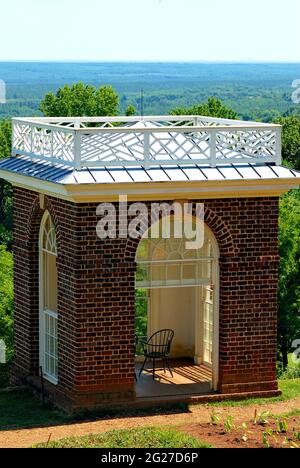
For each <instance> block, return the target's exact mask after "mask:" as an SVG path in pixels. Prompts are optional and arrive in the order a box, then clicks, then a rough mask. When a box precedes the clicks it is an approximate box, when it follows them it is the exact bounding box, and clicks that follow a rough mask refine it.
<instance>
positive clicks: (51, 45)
mask: <svg viewBox="0 0 300 468" xmlns="http://www.w3.org/2000/svg"><path fill="white" fill-rule="evenodd" d="M1 3H2V5H1V10H0V13H1V16H0V18H1V25H0V60H96V61H215V60H217V61H240V60H242V61H297V62H300V27H299V18H300V1H299V0H284V1H283V0H249V1H243V0H88V1H83V0H80V1H78V0H25V1H24V0H9V1H6V2H1Z"/></svg>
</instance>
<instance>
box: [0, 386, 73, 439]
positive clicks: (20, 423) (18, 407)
mask: <svg viewBox="0 0 300 468" xmlns="http://www.w3.org/2000/svg"><path fill="white" fill-rule="evenodd" d="M68 419H69V417H68V416H67V415H65V414H63V413H61V412H59V411H56V410H54V409H52V408H46V409H43V406H42V403H41V402H40V400H38V399H37V398H35V397H34V396H33V395H32V393H31V392H30V391H29V390H17V391H13V392H1V393H0V430H5V429H17V428H25V427H33V426H42V425H46V424H47V425H50V426H51V425H53V424H59V423H62V424H63V423H65V422H68Z"/></svg>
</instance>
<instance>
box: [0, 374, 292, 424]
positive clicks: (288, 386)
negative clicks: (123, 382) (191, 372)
mask: <svg viewBox="0 0 300 468" xmlns="http://www.w3.org/2000/svg"><path fill="white" fill-rule="evenodd" d="M279 386H280V389H281V390H282V392H283V394H282V396H280V397H277V398H271V399H250V400H244V401H227V402H221V403H210V405H211V406H227V407H230V406H246V405H252V404H256V405H260V404H268V403H276V402H280V401H287V400H291V399H293V398H296V397H300V379H296V380H281V381H279ZM188 410H189V407H188V405H185V404H175V405H172V407H170V408H167V409H166V408H155V409H150V408H148V409H144V410H143V409H139V410H133V409H126V408H124V409H122V410H118V411H116V410H115V411H112V410H111V411H99V412H96V413H95V412H93V413H90V412H86V413H84V414H79V415H77V416H76V417H75V416H68V415H66V414H64V413H62V412H60V411H57V410H54V409H52V408H47V409H45V410H44V409H43V407H42V404H41V402H40V400H38V399H37V398H35V397H34V396H33V395H32V394H31V393H30V392H29V391H27V390H19V391H14V392H9V393H5V392H0V431H1V430H7V429H18V428H28V427H39V426H52V425H57V424H67V423H71V422H76V421H84V420H95V419H104V418H111V417H117V416H127V417H130V416H139V415H140V416H143V415H151V414H163V413H166V412H167V413H168V414H170V413H171V412H174V413H178V412H182V413H184V412H186V411H188Z"/></svg>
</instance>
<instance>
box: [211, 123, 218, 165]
mask: <svg viewBox="0 0 300 468" xmlns="http://www.w3.org/2000/svg"><path fill="white" fill-rule="evenodd" d="M210 165H211V167H216V165H217V130H211V131H210Z"/></svg>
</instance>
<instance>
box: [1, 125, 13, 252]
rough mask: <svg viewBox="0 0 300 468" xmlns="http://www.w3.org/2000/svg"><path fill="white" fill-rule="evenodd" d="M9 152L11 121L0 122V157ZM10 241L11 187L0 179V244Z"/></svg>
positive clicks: (9, 243) (9, 242)
mask: <svg viewBox="0 0 300 468" xmlns="http://www.w3.org/2000/svg"><path fill="white" fill-rule="evenodd" d="M10 154H11V122H10V120H2V122H0V159H1V158H7V157H9V156H10ZM11 242H12V187H11V185H10V184H9V183H7V182H5V181H4V180H3V179H0V244H6V245H7V246H8V247H9V248H11Z"/></svg>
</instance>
